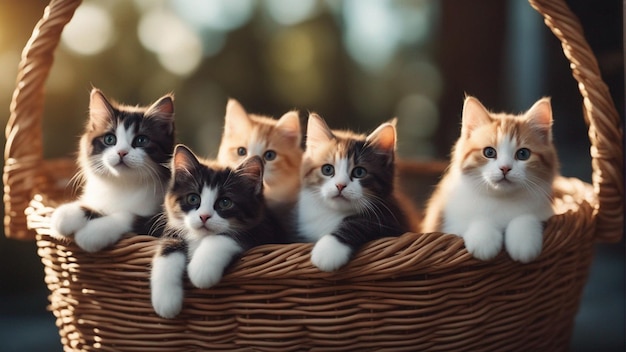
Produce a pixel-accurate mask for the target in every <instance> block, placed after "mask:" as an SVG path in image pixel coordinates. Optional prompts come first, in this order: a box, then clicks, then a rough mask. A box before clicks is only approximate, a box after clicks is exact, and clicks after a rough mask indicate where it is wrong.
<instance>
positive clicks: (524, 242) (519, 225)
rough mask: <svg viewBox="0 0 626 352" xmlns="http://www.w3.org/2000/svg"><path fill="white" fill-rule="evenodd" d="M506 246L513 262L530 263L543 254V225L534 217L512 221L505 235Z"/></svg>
mask: <svg viewBox="0 0 626 352" xmlns="http://www.w3.org/2000/svg"><path fill="white" fill-rule="evenodd" d="M504 245H505V248H506V251H507V252H508V253H509V256H511V258H512V259H513V260H516V261H518V262H522V263H528V262H531V261H533V260H534V259H536V258H537V257H538V256H539V254H541V249H542V247H543V225H542V224H541V221H539V219H537V218H536V217H534V216H532V215H522V216H518V217H516V218H515V219H513V220H511V222H510V223H509V226H507V228H506V231H505V233H504Z"/></svg>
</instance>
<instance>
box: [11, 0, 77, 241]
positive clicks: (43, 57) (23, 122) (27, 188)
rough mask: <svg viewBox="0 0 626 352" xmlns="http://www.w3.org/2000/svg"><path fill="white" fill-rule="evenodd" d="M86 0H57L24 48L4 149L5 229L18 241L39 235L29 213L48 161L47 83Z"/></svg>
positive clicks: (46, 12) (49, 5)
mask: <svg viewBox="0 0 626 352" xmlns="http://www.w3.org/2000/svg"><path fill="white" fill-rule="evenodd" d="M80 3H81V0H52V1H50V4H48V6H47V7H46V8H45V10H44V14H43V16H42V18H41V19H40V20H39V22H38V23H37V25H36V26H35V29H34V30H33V34H32V35H31V37H30V39H29V40H28V43H27V44H26V46H25V47H24V50H23V51H22V59H21V61H20V64H19V67H18V75H17V85H16V88H15V91H14V92H13V98H12V100H11V106H10V110H11V116H10V117H9V121H8V123H7V127H6V132H5V133H6V147H5V149H4V174H3V181H4V214H5V215H4V231H5V235H6V236H7V237H10V238H16V239H34V234H33V233H32V232H29V231H28V229H27V227H26V215H25V214H24V211H25V210H26V207H28V203H29V202H30V200H31V198H32V196H33V193H34V192H35V190H36V189H37V184H38V183H37V179H38V178H39V175H40V170H41V168H42V163H43V144H42V139H43V137H42V128H41V120H42V115H43V102H44V86H45V82H46V79H47V78H48V73H49V72H50V68H51V67H52V61H53V59H54V56H53V54H54V50H55V49H56V47H57V45H58V44H59V40H60V37H61V32H62V31H63V28H64V27H65V25H66V24H67V22H69V21H70V19H71V18H72V16H73V15H74V11H75V10H76V8H77V7H78V5H80Z"/></svg>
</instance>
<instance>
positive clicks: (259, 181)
mask: <svg viewBox="0 0 626 352" xmlns="http://www.w3.org/2000/svg"><path fill="white" fill-rule="evenodd" d="M237 173H239V174H240V175H242V176H245V177H246V178H247V179H248V180H250V182H252V183H253V184H254V193H255V194H256V195H259V194H261V193H263V160H262V159H261V157H259V156H258V155H254V156H251V157H249V158H246V159H245V160H244V161H243V162H242V163H241V164H239V166H238V167H237Z"/></svg>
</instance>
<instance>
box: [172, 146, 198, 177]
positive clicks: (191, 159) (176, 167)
mask: <svg viewBox="0 0 626 352" xmlns="http://www.w3.org/2000/svg"><path fill="white" fill-rule="evenodd" d="M198 165H199V161H198V158H196V156H195V154H194V153H193V152H192V151H191V149H189V148H187V147H186V146H185V145H183V144H179V145H177V146H176V148H174V157H172V172H173V173H177V172H187V173H189V172H190V171H191V170H193V169H194V168H196V167H197V166H198Z"/></svg>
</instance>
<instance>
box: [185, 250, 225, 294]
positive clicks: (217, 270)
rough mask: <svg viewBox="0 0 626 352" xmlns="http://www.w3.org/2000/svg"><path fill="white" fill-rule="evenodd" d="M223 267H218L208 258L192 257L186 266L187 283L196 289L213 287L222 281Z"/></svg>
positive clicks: (218, 264) (217, 264) (218, 265)
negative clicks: (189, 282)
mask: <svg viewBox="0 0 626 352" xmlns="http://www.w3.org/2000/svg"><path fill="white" fill-rule="evenodd" d="M224 269H226V266H225V265H220V263H216V262H215V261H213V260H210V259H209V258H203V257H201V256H194V257H193V258H192V259H191V261H190V262H189V265H187V275H188V276H189V281H191V283H192V284H193V285H194V286H196V287H198V288H209V287H212V286H215V285H216V284H217V283H218V282H220V280H221V279H222V275H223V274H224Z"/></svg>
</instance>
